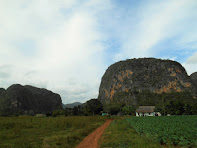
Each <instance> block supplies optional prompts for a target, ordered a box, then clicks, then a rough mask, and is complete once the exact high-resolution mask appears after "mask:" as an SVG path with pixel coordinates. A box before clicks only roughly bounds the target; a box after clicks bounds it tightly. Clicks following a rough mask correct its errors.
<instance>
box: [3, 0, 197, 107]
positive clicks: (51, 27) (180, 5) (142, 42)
mask: <svg viewBox="0 0 197 148" xmlns="http://www.w3.org/2000/svg"><path fill="white" fill-rule="evenodd" d="M196 7H197V3H196V1H195V0H190V1H188V0H180V1H179V2H177V1H175V0H166V1H153V0H151V1H143V2H139V1H138V2H137V1H136V2H134V1H126V2H122V1H118V0H117V1H112V0H105V2H103V1H100V0H85V1H79V0H66V1H65V0H58V1H48V0H42V1H40V0H30V1H26V0H18V1H11V0H2V1H0V17H1V21H0V63H1V64H2V65H0V72H1V73H0V77H1V76H2V77H3V78H1V82H0V85H1V86H2V87H8V86H9V85H11V84H13V83H21V84H23V85H26V84H30V85H34V86H37V87H44V88H47V89H50V90H52V91H54V92H57V93H60V95H61V96H62V100H63V102H64V103H72V102H74V101H79V102H85V101H86V100H88V99H90V98H96V97H97V95H98V89H99V84H100V81H101V77H102V75H103V74H104V72H105V70H106V68H107V67H108V66H109V65H110V64H112V63H114V62H117V61H118V60H124V59H126V58H134V57H135V58H138V57H149V56H150V57H156V58H161V57H165V58H166V57H167V58H169V59H173V60H178V61H179V62H181V63H183V64H184V65H185V66H186V69H187V70H188V71H189V73H192V72H193V71H196V69H197V68H196V67H195V64H196V60H195V59H196V56H197V55H196V50H197V44H196V37H197V36H196V33H195V32H197V29H196V26H197V21H196V19H195V18H197V9H196ZM6 74H7V75H6Z"/></svg>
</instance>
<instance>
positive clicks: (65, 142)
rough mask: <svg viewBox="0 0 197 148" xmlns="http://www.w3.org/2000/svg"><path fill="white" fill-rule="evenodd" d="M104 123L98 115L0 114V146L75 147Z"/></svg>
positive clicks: (13, 147) (21, 147)
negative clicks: (48, 116) (44, 115)
mask: <svg viewBox="0 0 197 148" xmlns="http://www.w3.org/2000/svg"><path fill="white" fill-rule="evenodd" d="M103 123H104V120H103V118H101V117H76V116H75V117H56V118H53V117H50V118H47V117H42V118H40V117H32V116H22V117H0V147H9V148H26V147H36V148H37V147H38V148H39V147H64V148H72V147H75V146H76V145H77V144H78V143H80V141H82V140H83V139H84V138H85V137H86V136H87V135H88V134H89V133H91V132H92V131H93V130H95V129H96V128H97V127H99V126H100V125H102V124H103Z"/></svg>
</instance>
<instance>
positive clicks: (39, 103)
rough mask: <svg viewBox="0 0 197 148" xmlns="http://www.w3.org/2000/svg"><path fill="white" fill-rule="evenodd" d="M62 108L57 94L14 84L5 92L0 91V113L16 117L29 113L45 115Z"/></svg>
mask: <svg viewBox="0 0 197 148" xmlns="http://www.w3.org/2000/svg"><path fill="white" fill-rule="evenodd" d="M60 108H62V100H61V97H60V95H59V94H56V93H53V92H51V91H49V90H47V89H41V88H36V87H33V86H29V85H26V86H22V85H20V84H14V85H12V86H10V87H9V88H8V89H7V90H4V89H1V91H0V113H1V114H2V115H16V114H18V115H19V114H24V113H25V112H26V114H28V113H29V112H30V111H31V113H32V112H33V113H47V112H52V111H53V110H56V109H60Z"/></svg>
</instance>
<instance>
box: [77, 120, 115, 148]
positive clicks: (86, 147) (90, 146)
mask: <svg viewBox="0 0 197 148" xmlns="http://www.w3.org/2000/svg"><path fill="white" fill-rule="evenodd" d="M111 121H112V120H107V121H106V122H105V123H104V124H103V125H102V126H100V127H99V128H97V129H96V130H95V131H93V132H92V133H91V134H89V135H88V136H87V137H86V138H85V139H84V140H83V141H82V142H81V143H80V144H79V145H77V146H76V148H98V146H99V145H98V140H99V138H100V137H101V135H102V134H103V132H104V130H105V129H106V128H107V127H108V126H109V125H110V123H111Z"/></svg>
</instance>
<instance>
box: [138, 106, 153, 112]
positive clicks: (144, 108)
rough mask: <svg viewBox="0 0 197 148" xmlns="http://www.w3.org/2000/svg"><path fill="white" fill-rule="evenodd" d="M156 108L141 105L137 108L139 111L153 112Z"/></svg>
mask: <svg viewBox="0 0 197 148" xmlns="http://www.w3.org/2000/svg"><path fill="white" fill-rule="evenodd" d="M154 110H155V106H139V108H138V109H136V112H137V113H152V112H154Z"/></svg>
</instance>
